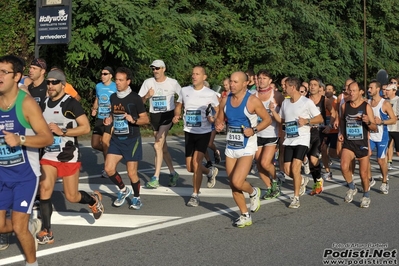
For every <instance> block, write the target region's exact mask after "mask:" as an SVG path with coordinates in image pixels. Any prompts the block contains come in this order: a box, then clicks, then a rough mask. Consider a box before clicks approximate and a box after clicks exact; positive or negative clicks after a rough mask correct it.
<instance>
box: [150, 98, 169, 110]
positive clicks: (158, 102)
mask: <svg viewBox="0 0 399 266" xmlns="http://www.w3.org/2000/svg"><path fill="white" fill-rule="evenodd" d="M152 108H153V109H154V111H166V110H167V103H166V96H153V97H152Z"/></svg>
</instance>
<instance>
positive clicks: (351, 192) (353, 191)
mask: <svg viewBox="0 0 399 266" xmlns="http://www.w3.org/2000/svg"><path fill="white" fill-rule="evenodd" d="M356 193H357V188H355V189H349V190H348V191H347V192H346V196H345V202H348V203H349V202H352V200H353V196H355V195H356Z"/></svg>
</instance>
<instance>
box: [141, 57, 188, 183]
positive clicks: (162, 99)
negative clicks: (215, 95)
mask: <svg viewBox="0 0 399 266" xmlns="http://www.w3.org/2000/svg"><path fill="white" fill-rule="evenodd" d="M150 68H151V70H152V74H153V75H154V77H152V78H149V79H146V80H145V81H144V83H143V85H142V86H141V88H140V91H139V96H140V97H142V99H143V102H144V103H146V102H147V100H148V101H149V105H150V120H151V126H152V128H153V130H154V137H155V143H154V150H155V173H154V175H153V176H152V177H151V180H150V181H149V182H147V184H146V187H147V188H157V187H158V186H159V177H160V174H161V166H162V161H165V163H166V165H167V166H168V168H169V172H170V174H169V186H170V187H175V186H176V184H177V180H178V179H179V174H178V173H177V172H176V171H175V169H174V167H173V163H172V157H171V156H170V154H169V151H168V145H167V143H166V137H167V136H168V132H169V130H170V129H171V127H172V125H173V124H172V119H173V116H174V109H175V95H179V93H180V90H181V87H180V85H179V83H178V82H177V81H176V80H175V79H172V78H170V77H167V76H166V75H165V71H166V66H165V63H164V62H163V61H162V60H155V61H154V62H152V64H151V65H150Z"/></svg>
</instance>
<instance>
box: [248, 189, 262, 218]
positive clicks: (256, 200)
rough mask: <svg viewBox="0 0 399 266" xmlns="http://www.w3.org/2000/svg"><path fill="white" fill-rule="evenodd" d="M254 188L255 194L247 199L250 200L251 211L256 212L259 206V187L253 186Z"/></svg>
mask: <svg viewBox="0 0 399 266" xmlns="http://www.w3.org/2000/svg"><path fill="white" fill-rule="evenodd" d="M254 189H255V190H256V194H255V195H254V196H250V197H249V200H250V202H251V207H250V210H251V212H257V211H258V210H259V208H260V188H258V187H254Z"/></svg>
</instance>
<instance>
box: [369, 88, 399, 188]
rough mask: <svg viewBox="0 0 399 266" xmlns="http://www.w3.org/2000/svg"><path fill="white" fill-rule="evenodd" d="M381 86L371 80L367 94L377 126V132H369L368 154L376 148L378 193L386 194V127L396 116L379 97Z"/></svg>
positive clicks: (372, 179)
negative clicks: (378, 167)
mask: <svg viewBox="0 0 399 266" xmlns="http://www.w3.org/2000/svg"><path fill="white" fill-rule="evenodd" d="M380 90H381V84H380V83H379V82H378V81H376V80H373V81H371V83H370V85H369V87H368V92H369V95H370V97H371V99H370V100H369V104H370V105H371V108H372V109H373V113H374V119H375V122H376V124H377V131H376V132H374V131H372V132H370V153H371V152H372V151H373V150H374V149H375V148H376V149H377V162H378V165H379V166H380V171H381V175H382V184H381V187H380V191H381V193H382V194H388V190H389V185H388V161H387V151H388V142H389V134H388V126H387V125H393V124H396V120H397V119H396V115H395V113H394V112H393V109H392V106H391V104H390V103H389V101H387V100H385V99H384V98H382V97H381V96H380ZM368 176H369V177H371V166H370V167H369V175H368ZM371 182H374V183H375V181H374V178H372V177H371ZM370 186H372V185H371V184H370Z"/></svg>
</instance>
